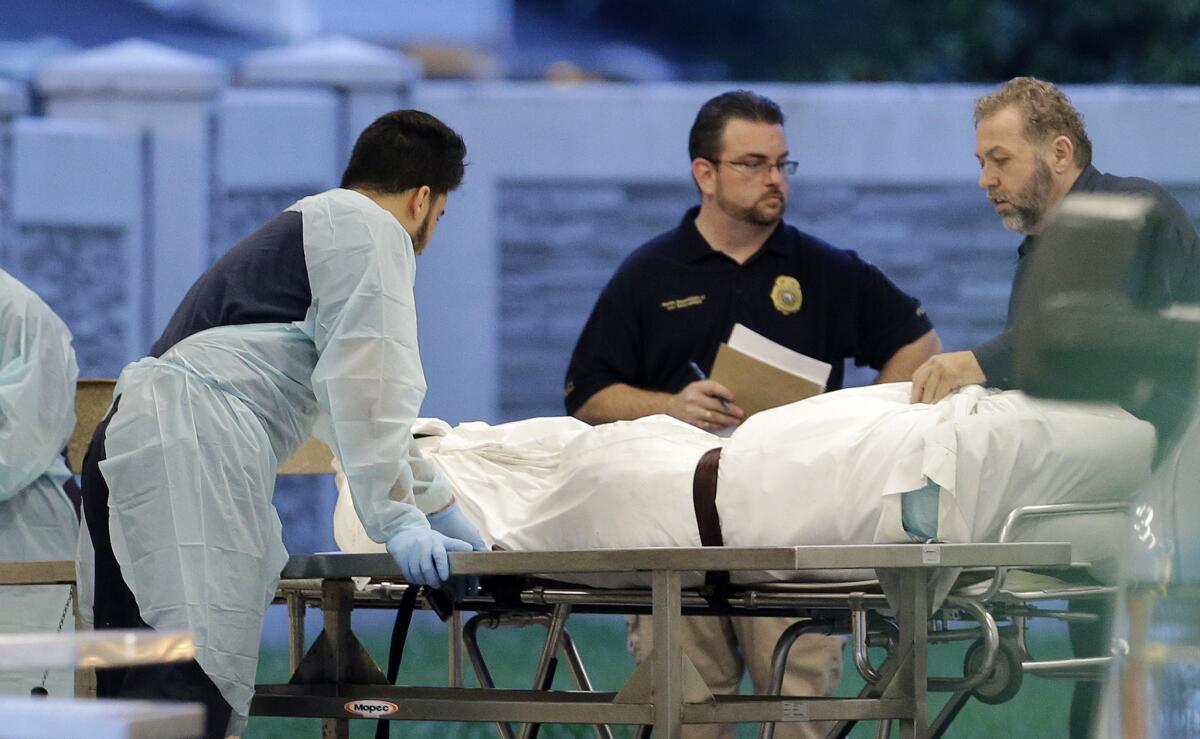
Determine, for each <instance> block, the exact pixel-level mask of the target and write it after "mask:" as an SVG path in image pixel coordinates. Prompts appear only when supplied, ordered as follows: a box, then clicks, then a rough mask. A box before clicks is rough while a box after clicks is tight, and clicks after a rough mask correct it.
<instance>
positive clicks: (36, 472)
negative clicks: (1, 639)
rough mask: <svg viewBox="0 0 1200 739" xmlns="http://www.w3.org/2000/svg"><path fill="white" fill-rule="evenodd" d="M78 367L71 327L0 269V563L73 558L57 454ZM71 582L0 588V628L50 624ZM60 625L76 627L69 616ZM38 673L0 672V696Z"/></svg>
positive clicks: (64, 692) (67, 686) (71, 414)
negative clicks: (72, 343)
mask: <svg viewBox="0 0 1200 739" xmlns="http://www.w3.org/2000/svg"><path fill="white" fill-rule="evenodd" d="M78 375H79V370H78V368H77V367H76V365H75V352H74V350H73V349H72V348H71V333H70V331H69V330H68V329H67V327H66V325H65V324H64V323H63V322H62V320H61V319H59V317H58V316H57V315H55V313H54V311H52V310H50V306H48V305H46V303H45V302H43V301H42V299H41V298H39V297H38V296H37V295H36V294H34V293H33V291H32V290H30V289H29V288H27V287H26V286H25V285H23V284H21V283H20V282H19V281H18V280H16V279H15V278H13V277H12V276H11V275H9V274H8V273H7V272H5V271H3V270H0V562H30V561H35V560H70V559H74V558H75V544H76V539H77V537H78V532H79V524H78V521H77V520H76V518H75V511H74V510H73V509H72V507H71V502H70V500H69V499H68V498H67V495H66V493H64V492H63V482H64V481H65V480H66V479H67V478H68V477H70V474H71V473H70V471H69V470H68V469H67V465H66V463H65V462H64V461H63V458H62V454H61V452H62V450H63V448H64V447H66V445H67V440H68V439H69V438H70V436H71V430H72V429H73V428H75V380H76V379H77V378H78ZM68 592H69V588H67V587H66V586H65V585H62V586H58V585H54V586H49V585H48V586H13V587H0V632H16V631H43V630H46V629H55V628H57V627H58V623H59V619H60V618H61V617H62V614H63V610H64V608H65V606H66V605H67V596H68ZM67 615H68V618H67V620H66V622H64V624H63V629H64V630H68V631H69V630H71V629H73V628H74V623H75V622H74V619H73V618H71V617H70V614H69V613H68V614H67ZM41 681H42V673H41V672H38V673H36V674H34V673H11V672H0V693H9V692H11V693H19V694H24V695H26V696H28V695H29V690H30V688H32V687H35V686H37V685H39V684H41ZM73 684H74V676H73V674H72V673H70V672H69V671H68V672H55V673H52V674H51V676H50V677H49V678H48V680H47V684H46V687H47V689H48V690H49V691H50V693H51V694H52V695H58V696H69V695H71V694H72V690H73Z"/></svg>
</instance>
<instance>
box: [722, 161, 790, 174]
mask: <svg viewBox="0 0 1200 739" xmlns="http://www.w3.org/2000/svg"><path fill="white" fill-rule="evenodd" d="M708 161H710V162H712V163H713V164H728V165H729V166H731V167H733V168H734V169H736V170H738V171H739V172H744V173H746V174H749V175H758V176H762V175H765V174H767V173H769V172H770V171H771V170H772V169H777V170H779V174H781V175H783V176H785V177H786V176H788V175H793V174H796V168H797V167H799V166H800V163H799V162H794V161H792V160H791V159H785V160H784V161H782V162H772V161H769V160H766V159H749V160H747V159H733V160H729V159H709V160H708Z"/></svg>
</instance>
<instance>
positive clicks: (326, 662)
mask: <svg viewBox="0 0 1200 739" xmlns="http://www.w3.org/2000/svg"><path fill="white" fill-rule="evenodd" d="M452 556H453V558H454V559H453V564H454V568H455V571H456V572H458V573H460V574H464V575H520V576H527V575H529V574H531V573H538V574H539V575H543V576H552V577H567V578H568V579H569V576H570V575H572V574H579V573H605V572H609V573H611V572H630V571H642V572H649V573H651V581H652V587H651V589H650V591H649V593H644V592H643V593H636V592H631V591H604V590H601V591H588V590H586V589H582V588H575V587H571V586H563V587H558V588H555V587H552V586H546V585H544V584H543V585H538V586H534V589H532V590H530V591H529V594H528V595H524V596H522V598H523V600H524V601H525V602H526V603H527V605H528V606H530V607H531V608H533V609H535V610H537V609H538V608H540V609H541V610H542V611H552V612H553V618H552V620H551V623H550V632H549V636H548V638H547V641H546V643H545V645H544V647H543V653H542V659H541V661H540V663H539V664H540V666H546V665H548V663H549V661H550V658H551V657H552V656H553V655H554V654H555V653H556V651H557V650H558V649H559V648H560V646H562V645H563V639H562V628H563V622H564V621H565V618H566V615H567V614H568V613H570V612H571V611H572V610H574V611H576V612H579V611H587V610H592V611H608V612H612V611H627V610H639V609H640V610H642V611H646V610H647V609H648V610H649V612H650V613H652V614H653V615H654V616H655V619H654V629H655V635H654V637H655V642H654V643H655V651H654V653H653V656H652V658H651V659H650V660H648V661H646V662H645V663H644V664H643V665H642V667H641V668H639V669H638V670H637V671H636V672H635V673H634V675H633V676H632V677H631V678H630V680H629V681H628V682H627V683H626V685H625V686H624V688H622V689H621V690H620V691H618V692H616V693H612V692H588V691H587V690H586V688H587V686H586V676H585V677H584V681H585V684H584V685H583V686H582V687H583V688H584V690H582V691H556V690H509V689H497V688H490V687H482V688H463V687H448V688H432V687H397V686H392V685H389V684H388V681H387V679H386V677H385V676H384V675H383V674H382V672H381V671H380V670H379V668H378V667H377V666H376V665H375V664H374V663H373V662H372V661H371V659H370V657H369V656H368V655H367V654H366V653H365V650H363V648H362V647H361V645H360V644H359V643H358V640H357V639H356V638H355V637H354V635H353V632H352V629H351V617H350V614H351V611H352V609H353V608H354V607H356V606H366V607H394V603H395V600H396V598H397V596H398V594H399V592H400V591H401V589H402V588H404V586H403V585H399V586H395V585H392V584H389V583H394V582H395V581H396V580H397V579H398V571H397V569H396V567H395V565H394V564H393V563H392V561H391V560H390V558H388V557H387V556H386V555H378V554H374V555H372V554H332V555H310V556H297V557H293V558H292V560H291V562H290V563H289V564H288V567H287V568H286V569H285V571H284V573H283V577H284V582H283V583H281V592H282V597H283V598H284V599H285V600H286V601H287V602H288V604H289V611H290V613H291V615H292V617H293V618H292V621H293V625H294V626H295V625H297V624H302V614H303V610H304V605H305V603H306V602H318V601H319V603H320V605H321V607H322V608H323V609H324V612H325V630H324V633H323V635H322V636H320V637H319V638H318V639H317V642H316V643H315V644H314V645H313V647H312V648H311V649H310V650H309V652H308V654H307V655H306V656H305V657H304V659H303V660H300V661H299V663H298V664H297V665H296V666H295V670H294V674H293V676H292V679H291V681H290V682H289V683H288V684H286V685H260V686H258V688H257V690H256V696H255V699H254V703H253V704H252V713H253V714H255V715H277V716H307V717H320V718H326V719H327V722H326V734H325V735H326V736H348V735H349V734H348V720H349V719H351V718H364V717H379V718H387V719H389V720H402V719H409V720H412V719H420V720H441V721H491V722H497V723H498V724H499V725H502V729H501V733H502V734H503V733H506V732H511V728H510V727H508V726H507V725H506V724H507V722H526V723H527V726H528V725H534V724H540V723H583V724H597V725H605V724H632V725H642V726H653V727H654V733H655V736H659V737H673V736H678V735H679V729H680V727H681V726H682V725H683V724H685V723H713V722H775V721H807V720H834V721H839V722H841V723H840V724H839V727H838V729H837V732H839V733H842V734H844V733H845V732H848V731H849V729H850V727H851V726H852V725H853V722H855V721H858V720H895V721H896V722H898V723H899V726H900V735H901V736H903V737H925V736H930V735H931V731H936V730H937V729H936V728H932V729H931V726H930V721H929V718H928V716H927V708H926V695H927V690H928V687H929V686H928V684H927V679H928V676H927V674H926V673H927V670H926V647H927V646H928V644H929V643H930V637H929V635H928V634H927V630H926V622H927V619H928V618H929V616H930V614H931V612H932V611H933V609H934V607H935V606H936V605H938V604H936V603H934V602H933V601H934V598H935V597H936V596H935V595H933V594H932V592H931V587H932V586H933V585H934V584H935V582H936V581H937V580H938V579H939V574H940V573H945V572H948V571H951V570H953V569H957V568H977V567H986V568H991V569H993V570H994V569H995V568H996V567H1000V566H1012V567H1047V566H1068V565H1069V564H1070V562H1071V555H1070V545H1068V544H1062V543H1020V544H1016V543H1000V544H878V545H868V546H804V547H771V548H739V547H729V548H653V549H629V550H570V551H544V552H488V553H468V554H455V555H452ZM763 569H771V570H801V571H802V570H846V569H874V570H875V571H876V572H877V573H878V574H879V575H880V579H881V581H882V583H883V588H882V593H879V592H873V593H869V592H859V591H858V590H856V589H855V588H854V587H853V586H851V587H850V588H848V589H847V588H841V589H833V590H822V589H814V588H811V587H806V588H805V589H804V590H802V591H801V592H795V591H790V590H780V589H778V587H779V586H775V589H768V590H763V591H759V590H754V589H748V590H735V591H732V592H731V593H729V594H728V596H727V597H726V598H725V599H724V600H723V601H722V602H719V603H718V602H713V603H710V602H709V601H710V600H713V599H712V598H711V597H710V598H709V599H708V600H706V599H705V597H704V595H697V594H692V593H686V594H685V592H684V591H683V590H682V588H681V578H682V577H683V576H685V575H688V574H691V573H694V572H697V571H701V572H704V571H755V570H763ZM364 576H365V577H372V578H376V579H377V580H379V581H381V582H382V584H379V585H378V587H374V588H370V589H368V590H366V591H364V592H363V593H361V594H356V592H355V587H354V584H353V582H352V580H351V579H350V578H351V577H364ZM539 588H540V589H539ZM708 595H710V596H711V593H709V594H708ZM539 601H540V602H539ZM948 605H950V606H952V607H954V608H956V609H959V610H962V611H965V612H969V613H970V614H971V615H972V616H973V617H977V618H978V619H979V620H980V621H981V623H982V624H984V625H985V626H986V625H988V624H990V625H991V626H992V631H993V633H994V623H992V622H991V617H990V615H988V614H987V613H986V612H985V611H984V610H983V609H982V608H981V607H979V606H978V605H977V602H976V601H972V600H971V599H969V598H968V599H962V598H958V597H957V596H952V597H951V599H950V600H949V601H948ZM461 607H462V608H463V609H466V610H475V609H480V610H482V609H484V608H485V607H489V608H492V609H497V608H498V609H499V610H505V609H511V608H512V603H511V601H510V602H509V603H508V604H497V603H495V602H493V601H492V600H491V599H472V598H469V599H468V600H467V601H466V602H464V603H463V604H461ZM708 608H722V609H728V610H726V611H725V612H739V613H741V612H747V613H749V612H754V611H756V610H767V611H770V612H772V613H773V614H776V615H778V614H780V613H782V612H785V611H786V612H791V613H794V614H796V615H797V616H798V617H800V618H803V619H806V620H801V621H800V622H799V623H800V626H798V627H797V628H796V631H795V633H796V634H799V633H800V632H801V631H802V630H804V629H806V628H818V629H823V630H831V631H839V632H847V633H849V632H855V633H856V634H861V635H862V636H863V638H864V639H865V638H866V636H865V634H866V631H867V630H868V626H870V627H871V628H876V627H879V626H881V625H885V624H886V625H887V627H888V628H889V630H890V631H891V640H892V641H893V642H894V643H893V644H892V646H891V648H890V649H889V654H888V657H887V658H886V660H885V661H884V662H883V664H882V665H880V666H879V667H878V668H873V667H871V666H870V665H869V664H863V665H861V668H862V669H863V670H866V671H868V674H870V675H871V676H872V681H869V682H868V684H867V686H866V687H865V688H864V689H863V691H862V692H861V693H860V695H859V696H857V697H855V698H849V699H845V698H797V697H788V696H782V697H780V696H713V695H711V694H710V693H709V691H708V689H707V686H705V685H704V684H703V681H701V680H700V678H699V675H698V674H697V673H696V672H695V668H694V667H693V666H692V665H691V663H690V661H688V660H687V659H686V657H685V656H684V655H683V654H682V652H681V650H680V643H679V637H678V625H679V619H680V616H681V614H682V613H683V612H685V611H686V612H689V613H691V612H694V611H703V610H704V609H708ZM301 628H302V626H301ZM983 630H984V631H987V629H986V628H984V629H983ZM468 633H470V630H469V629H468ZM297 637H298V638H297ZM787 638H788V637H787V635H785V637H784V639H785V640H786V639H787ZM293 640H294V642H293V646H294V647H299V645H300V644H302V643H303V636H302V632H301V633H300V634H299V635H297V634H295V633H294V634H293ZM568 646H569V645H568ZM777 651H778V649H777ZM986 652H987V653H986V654H985V655H984V657H985V659H986V661H987V662H988V663H989V664H988V665H986V666H987V667H989V668H990V662H991V661H992V660H993V659H994V655H995V653H996V645H995V642H994V640H993V641H991V642H990V646H989V647H987V649H986ZM293 654H294V655H295V654H298V649H297V650H295V651H294V652H293ZM567 656H568V661H569V662H571V655H570V651H569V650H568V652H567ZM856 657H858V655H857V654H856ZM863 661H865V657H864V658H863ZM477 667H478V665H477ZM579 672H581V670H580V671H579ZM988 672H990V669H989V670H988ZM577 674H578V673H577ZM585 674H586V673H584V675H585ZM983 677H986V675H982V674H981V675H980V677H979V678H977V679H976V682H979V681H980V680H982V678H983ZM488 683H489V681H488V680H487V679H486V671H485V673H484V675H481V684H483V685H487V684H488ZM935 687H937V686H936V685H935ZM968 687H969V686H968ZM598 731H600V732H601V733H602V735H603V733H604V729H603V728H600V727H598Z"/></svg>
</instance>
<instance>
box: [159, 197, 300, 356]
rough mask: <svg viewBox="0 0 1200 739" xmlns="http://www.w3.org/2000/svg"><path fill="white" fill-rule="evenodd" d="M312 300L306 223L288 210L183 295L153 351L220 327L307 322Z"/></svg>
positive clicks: (297, 213) (201, 277)
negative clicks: (305, 234) (306, 318)
mask: <svg viewBox="0 0 1200 739" xmlns="http://www.w3.org/2000/svg"><path fill="white" fill-rule="evenodd" d="M311 304H312V292H311V290H310V288H309V284H308V266H307V264H306V262H305V261H304V224H303V217H302V216H301V215H300V213H299V212H297V211H284V212H283V213H280V214H279V215H277V216H275V217H274V218H272V219H271V220H269V221H267V222H266V223H264V224H263V225H262V226H260V227H259V228H258V229H257V230H255V231H254V233H252V234H250V235H249V236H247V237H246V238H244V239H242V240H241V241H239V242H238V243H237V244H235V245H234V246H233V248H231V249H230V250H229V251H227V252H225V254H224V255H222V256H221V258H220V259H218V260H217V261H216V262H214V263H213V265H212V266H211V267H209V268H208V270H207V271H206V272H205V273H204V274H202V275H200V278H199V279H197V280H196V282H195V284H193V285H192V287H191V288H190V289H189V290H188V291H187V294H186V295H184V296H183V301H182V302H180V304H179V307H178V308H176V309H175V313H174V314H173V315H172V316H171V320H170V321H168V322H167V327H166V328H165V329H164V330H163V333H162V335H161V336H159V337H158V341H156V342H154V346H153V347H151V349H150V356H153V357H161V356H162V355H163V354H164V353H165V352H166V351H167V350H168V349H170V348H171V347H173V346H175V345H176V344H178V343H179V342H180V341H183V340H184V339H186V338H187V337H189V336H191V335H192V334H195V333H199V332H201V331H203V330H205V329H209V328H213V327H215V326H239V325H243V324H248V323H291V322H292V321H302V320H304V316H305V315H307V314H308V307H309V306H310V305H311Z"/></svg>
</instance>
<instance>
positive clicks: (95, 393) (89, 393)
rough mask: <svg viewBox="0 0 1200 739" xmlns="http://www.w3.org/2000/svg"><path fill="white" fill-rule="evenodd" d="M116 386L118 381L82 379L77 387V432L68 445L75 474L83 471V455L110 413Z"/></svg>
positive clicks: (73, 434) (72, 469)
mask: <svg viewBox="0 0 1200 739" xmlns="http://www.w3.org/2000/svg"><path fill="white" fill-rule="evenodd" d="M116 384H117V382H116V380H107V379H81V380H79V382H78V383H76V385H75V431H74V432H73V433H72V434H71V440H70V442H68V444H67V450H68V451H67V454H68V456H69V457H70V459H71V471H72V472H74V473H75V474H79V472H80V470H82V469H83V455H84V454H85V453H86V452H87V448H88V444H90V443H91V441H92V433H93V432H94V431H95V430H96V426H98V425H99V424H100V422H101V421H103V420H104V414H105V413H107V412H108V406H109V405H110V404H111V403H112V394H113V387H114V386H115V385H116Z"/></svg>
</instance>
